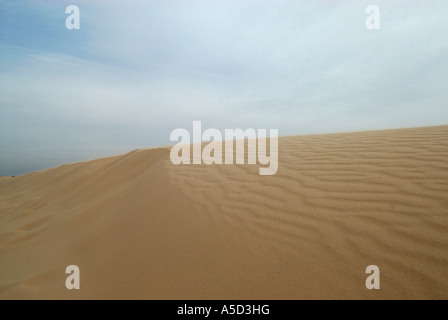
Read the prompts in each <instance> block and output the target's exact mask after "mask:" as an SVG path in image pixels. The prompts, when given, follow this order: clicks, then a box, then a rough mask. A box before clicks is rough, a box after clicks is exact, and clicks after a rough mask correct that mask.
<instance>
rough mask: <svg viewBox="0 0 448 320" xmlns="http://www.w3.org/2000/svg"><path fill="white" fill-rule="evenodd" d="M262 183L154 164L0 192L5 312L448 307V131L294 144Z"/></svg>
mask: <svg viewBox="0 0 448 320" xmlns="http://www.w3.org/2000/svg"><path fill="white" fill-rule="evenodd" d="M258 168H259V166H253V165H212V166H206V165H196V166H193V165H190V166H188V165H180V166H174V165H172V164H171V162H170V159H169V148H160V149H150V150H137V151H134V152H131V153H129V154H127V155H123V156H117V157H112V158H106V159H99V160H94V161H89V162H83V163H75V164H71V165H64V166H61V167H58V168H55V169H51V170H46V171H41V172H35V173H31V174H27V175H23V176H20V177H15V178H14V179H1V180H0V299H19V298H25V299H28V298H30V299H35V298H39V299H41V298H42V299H47V298H49V299H82V298H106V299H107V298H108V299H117V298H126V299H133V298H146V299H345V298H348V299H389V298H391V299H423V298H429V299H448V268H447V266H448V250H447V248H448V126H440V127H428V128H415V129H405V130H388V131H376V132H361V133H346V134H332V135H313V136H299V137H284V138H280V141H279V170H278V173H277V175H275V176H260V175H259V174H258ZM72 264H74V265H77V266H79V268H80V270H81V290H76V291H68V290H67V289H66V288H65V280H66V277H67V275H66V274H65V268H66V266H68V265H72ZM368 265H378V266H379V267H380V269H381V290H372V291H369V290H367V289H366V287H365V279H366V277H367V275H366V274H365V269H366V267H367V266H368Z"/></svg>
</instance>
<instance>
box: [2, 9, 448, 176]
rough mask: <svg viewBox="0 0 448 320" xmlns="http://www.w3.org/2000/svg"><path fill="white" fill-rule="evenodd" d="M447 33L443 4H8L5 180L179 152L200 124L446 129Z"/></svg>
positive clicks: (288, 129) (296, 129) (285, 129)
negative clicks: (373, 26)
mask: <svg viewBox="0 0 448 320" xmlns="http://www.w3.org/2000/svg"><path fill="white" fill-rule="evenodd" d="M71 4H75V5H78V6H79V8H80V11H81V29H80V30H67V29H66V27H65V20H66V18H67V17H68V15H67V14H66V13H65V9H66V7H67V6H68V5H71ZM371 4H374V5H377V6H378V7H379V8H380V10H381V29H380V30H367V29H366V27H365V20H366V18H367V14H366V13H365V9H366V7H367V6H368V5H371ZM447 30H448V3H447V2H446V0H440V1H437V0H433V1H423V0H419V1H412V0H402V1H400V0H393V1H392V0H385V1H379V0H369V1H364V0H353V1H335V0H332V1H330V0H328V1H311V0H309V1H300V0H291V1H281V0H252V1H248V0H194V1H190V0H160V1H148V0H137V1H113V0H104V1H95V0H88V1H87V0H71V1H65V0H54V1H52V0H45V1H43V0H24V1H20V0H1V2H0V175H18V174H22V173H25V172H30V171H34V170H38V169H44V168H49V167H52V166H56V165H59V164H62V163H67V162H73V161H79V160H87V159H91V158H97V157H101V156H106V155H114V154H120V153H125V152H128V151H131V150H133V149H136V148H142V147H154V146H163V145H169V144H171V143H170V141H169V138H170V133H171V131H172V130H174V129H176V128H186V129H190V128H191V126H192V121H193V120H202V122H203V127H204V128H210V127H213V128H218V129H221V130H222V129H224V128H242V129H246V128H266V129H271V128H273V129H279V133H280V135H281V136H284V135H295V134H307V133H327V132H341V131H359V130H370V129H383V128H399V127H413V126H426V125H437V124H447V123H448V108H447V107H448V106H447V102H448V90H447V89H448V88H447V85H448V37H447ZM280 147H281V145H280Z"/></svg>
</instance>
